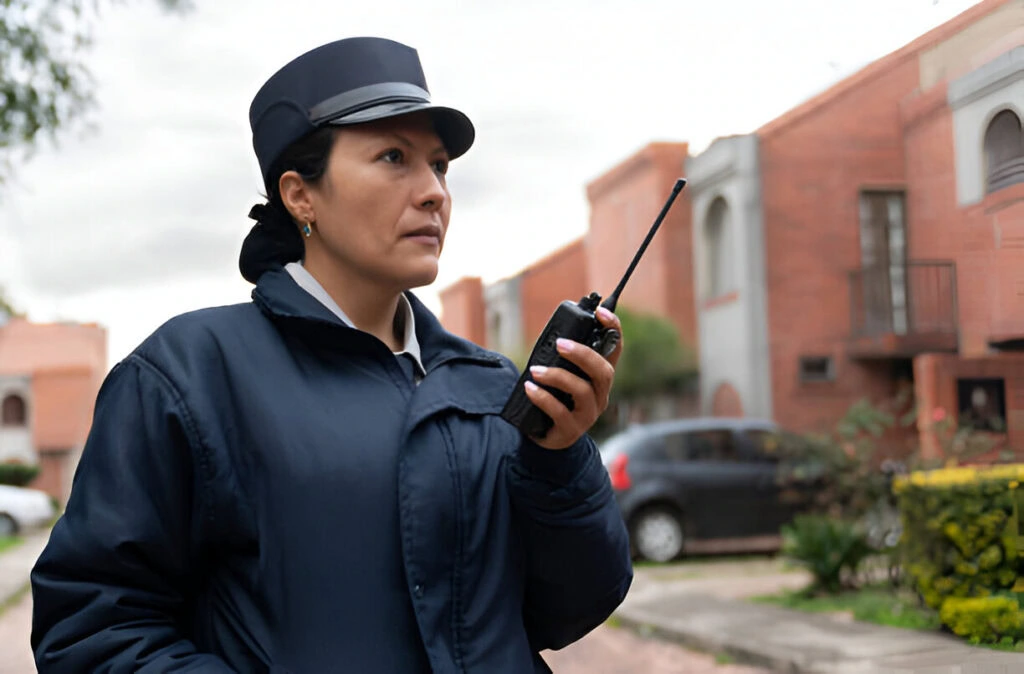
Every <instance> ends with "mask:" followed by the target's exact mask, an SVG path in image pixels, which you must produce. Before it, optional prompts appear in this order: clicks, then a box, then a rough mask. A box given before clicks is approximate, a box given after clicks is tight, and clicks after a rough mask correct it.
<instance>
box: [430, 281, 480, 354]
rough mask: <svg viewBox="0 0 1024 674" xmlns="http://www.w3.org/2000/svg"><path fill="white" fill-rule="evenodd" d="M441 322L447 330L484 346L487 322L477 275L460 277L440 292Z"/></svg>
mask: <svg viewBox="0 0 1024 674" xmlns="http://www.w3.org/2000/svg"><path fill="white" fill-rule="evenodd" d="M439 295H440V298H441V324H442V325H444V327H445V329H446V330H448V331H449V332H451V333H453V334H456V335H458V336H460V337H464V338H466V339H468V340H470V341H471V342H474V343H476V344H480V345H481V346H484V345H485V344H486V341H487V323H486V316H485V314H484V286H483V282H482V280H481V279H480V278H478V277H467V278H462V279H459V280H458V281H456V282H455V283H453V284H452V285H450V286H448V287H447V288H445V289H444V290H442V291H441V292H440V293H439Z"/></svg>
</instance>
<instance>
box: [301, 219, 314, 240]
mask: <svg viewBox="0 0 1024 674" xmlns="http://www.w3.org/2000/svg"><path fill="white" fill-rule="evenodd" d="M302 233H303V234H305V235H306V238H307V239H308V238H309V237H311V236H313V227H312V226H311V225H310V223H308V222H307V223H306V224H305V226H304V227H303V228H302Z"/></svg>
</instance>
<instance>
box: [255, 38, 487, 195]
mask: <svg viewBox="0 0 1024 674" xmlns="http://www.w3.org/2000/svg"><path fill="white" fill-rule="evenodd" d="M417 110H429V111H430V115H431V116H432V117H433V120H434V127H435V129H436V131H437V134H438V136H440V137H441V142H443V143H444V145H445V148H446V149H447V151H448V154H449V157H450V158H452V159H454V158H456V157H458V156H460V155H462V154H465V152H466V151H467V150H468V149H469V148H470V146H472V144H473V139H474V136H475V131H474V128H473V124H472V122H470V120H469V118H468V117H467V116H466V115H464V114H463V113H462V112H459V111H458V110H455V109H452V108H447V107H442V106H437V105H434V104H433V103H431V100H430V91H429V90H428V89H427V82H426V78H425V77H424V75H423V68H422V66H421V65H420V60H419V56H418V54H417V53H416V50H415V49H413V48H411V47H408V46H406V45H404V44H401V43H398V42H395V41H393V40H386V39H383V38H374V37H357V38H348V39H344V40H338V41H336V42H330V43H328V44H325V45H323V46H321V47H317V48H316V49H313V50H312V51H309V52H306V53H305V54H303V55H302V56H299V57H298V58H296V59H294V60H293V61H291V62H290V63H288V64H287V65H285V66H284V67H283V68H281V69H280V70H278V71H277V72H276V73H274V75H273V76H271V78H270V79H269V80H267V82H266V84H264V85H263V86H262V87H261V88H260V90H259V91H258V92H257V93H256V97H255V98H254V99H253V101H252V105H251V106H250V107H249V125H250V127H251V128H252V144H253V149H255V150H256V158H257V159H258V160H259V163H260V172H261V173H262V175H263V181H264V183H265V184H266V183H268V182H269V178H270V168H271V166H272V165H273V163H274V161H275V160H276V159H277V158H278V157H279V156H280V155H281V153H282V152H283V151H284V150H285V148H287V147H288V146H289V145H291V144H292V143H294V142H295V141H297V140H299V139H300V138H302V137H303V136H306V135H308V134H309V133H311V132H312V131H315V130H316V129H318V128H320V127H323V126H326V125H337V126H343V125H348V124H358V123H360V122H369V121H372V120H375V119H384V118H385V117H395V116H397V115H404V114H407V113H410V112H415V111H417ZM267 187H268V188H269V185H267Z"/></svg>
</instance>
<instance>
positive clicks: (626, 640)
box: [0, 626, 769, 674]
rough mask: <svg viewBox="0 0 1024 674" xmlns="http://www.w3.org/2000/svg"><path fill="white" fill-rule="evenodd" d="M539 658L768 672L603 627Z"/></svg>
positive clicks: (667, 673) (649, 673)
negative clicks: (719, 660)
mask: <svg viewBox="0 0 1024 674" xmlns="http://www.w3.org/2000/svg"><path fill="white" fill-rule="evenodd" d="M542 655H543V657H544V660H545V661H546V662H547V663H548V666H550V667H551V669H552V670H553V671H554V672H555V674H768V671H769V670H767V669H760V668H757V667H747V666H742V665H733V664H719V662H718V661H717V660H716V658H715V657H714V656H711V655H707V654H704V653H696V652H693V651H688V650H686V649H685V648H683V647H682V646H678V645H676V644H674V643H670V642H667V641H659V640H656V639H645V638H643V637H640V636H637V635H636V633H634V632H632V631H630V630H626V629H617V628H614V627H607V626H602V627H598V628H597V629H596V630H594V631H593V632H591V633H590V634H588V635H587V636H585V637H583V638H582V639H580V640H579V641H578V642H576V643H575V644H572V645H571V646H568V647H566V648H564V649H562V650H560V651H557V652H551V651H546V652H544V653H543V654H542ZM0 674H5V673H0Z"/></svg>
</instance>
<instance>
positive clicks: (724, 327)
mask: <svg viewBox="0 0 1024 674" xmlns="http://www.w3.org/2000/svg"><path fill="white" fill-rule="evenodd" d="M1022 112H1024V1H1021V0H987V1H986V2H982V3H979V4H978V5H976V6H975V7H973V8H971V9H970V10H969V11H967V12H964V13H963V14H961V15H960V16H958V17H956V18H955V19H953V20H951V21H949V22H948V23H946V24H944V25H942V26H940V27H938V28H936V29H935V30H932V31H930V32H929V33H927V34H926V35H924V36H922V37H920V38H918V39H917V40H915V41H913V42H912V43H910V44H908V45H907V46H905V47H903V48H902V49H900V50H898V51H896V52H894V53H892V54H889V55H887V56H886V57H884V58H882V59H879V60H878V61H876V62H874V63H872V64H871V65H869V66H867V67H866V68H864V69H862V70H861V71H860V72H858V73H856V74H854V75H853V76H851V77H849V78H847V79H846V80H844V81H842V82H840V83H838V84H836V85H835V86H833V87H831V88H830V89H829V90H827V91H825V92H824V93H822V94H820V95H819V96H817V97H815V98H813V99H812V100H810V101H807V102H806V103H804V104H803V105H800V106H798V107H797V108H795V109H793V110H791V111H789V112H787V113H785V114H783V115H782V116H781V117H779V118H777V119H775V120H773V121H771V122H769V123H768V124H766V125H764V126H763V127H761V128H760V129H758V130H757V131H756V132H754V133H753V134H750V135H749V136H743V137H737V138H728V139H721V140H719V141H717V142H716V143H714V144H712V146H711V147H709V148H708V150H707V151H705V152H704V153H702V154H701V155H699V156H696V157H692V158H690V160H689V161H688V163H687V174H688V175H689V177H690V179H691V185H690V187H691V189H692V193H693V199H694V204H695V212H694V222H695V227H694V235H695V236H694V246H695V248H696V249H697V250H699V251H701V253H700V254H699V255H698V256H697V258H698V261H697V270H698V273H697V276H696V283H697V288H698V297H699V298H700V301H699V302H698V320H699V324H700V326H701V344H702V349H701V374H702V395H703V397H704V402H705V409H706V410H707V411H708V412H712V413H721V412H724V411H726V410H724V409H722V406H721V404H720V402H721V401H722V400H725V399H727V398H730V397H731V398H734V399H733V400H732V401H731V402H732V406H733V407H735V406H736V403H738V408H739V409H740V410H742V411H743V412H745V413H748V414H753V415H758V416H770V417H772V418H775V419H777V420H778V421H779V422H780V423H782V424H784V425H787V426H790V427H793V428H799V429H812V428H822V427H826V426H831V425H832V424H834V423H835V421H836V420H837V418H838V417H839V416H841V414H842V413H843V411H844V410H846V409H847V408H848V407H849V405H850V404H851V403H853V402H854V401H855V400H856V399H858V398H861V397H863V396H868V397H871V398H875V399H878V398H881V397H885V396H890V395H894V394H895V393H896V390H897V387H898V386H899V385H900V383H901V382H905V383H906V384H907V385H910V384H912V385H913V386H914V389H915V393H916V396H917V400H918V402H919V419H918V428H919V430H920V431H921V432H922V434H923V437H924V439H925V441H926V443H927V445H928V446H929V447H931V448H934V445H933V444H932V443H933V438H932V437H931V427H932V413H933V411H934V409H935V408H936V407H942V408H943V409H944V410H946V411H947V412H948V413H949V414H951V415H953V416H954V417H955V416H962V415H964V414H974V415H980V416H982V417H985V419H987V420H988V421H987V422H984V423H986V424H989V425H990V426H991V428H993V429H996V428H1001V427H1002V425H1006V430H1008V440H1009V442H1010V445H1012V446H1022V445H1024V369H1021V367H1020V366H1019V365H1018V363H1020V362H1024V354H1022V355H1015V354H1012V353H1007V352H1010V351H1014V350H1016V349H1019V348H1020V344H1021V343H1022V341H1021V340H1024V250H1021V248H1022V244H1024V201H1022V199H1024V184H1022V183H1024V145H1022V140H1021V131H1020V115H1021V114H1022ZM1018 230H1019V232H1020V233H1018ZM1015 235H1016V236H1015ZM1015 238H1019V241H1015ZM723 390H725V391H729V392H730V393H735V394H737V395H735V396H726V395H722V394H721V392H722V391H723ZM735 398H738V400H735ZM990 422H991V423H990Z"/></svg>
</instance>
